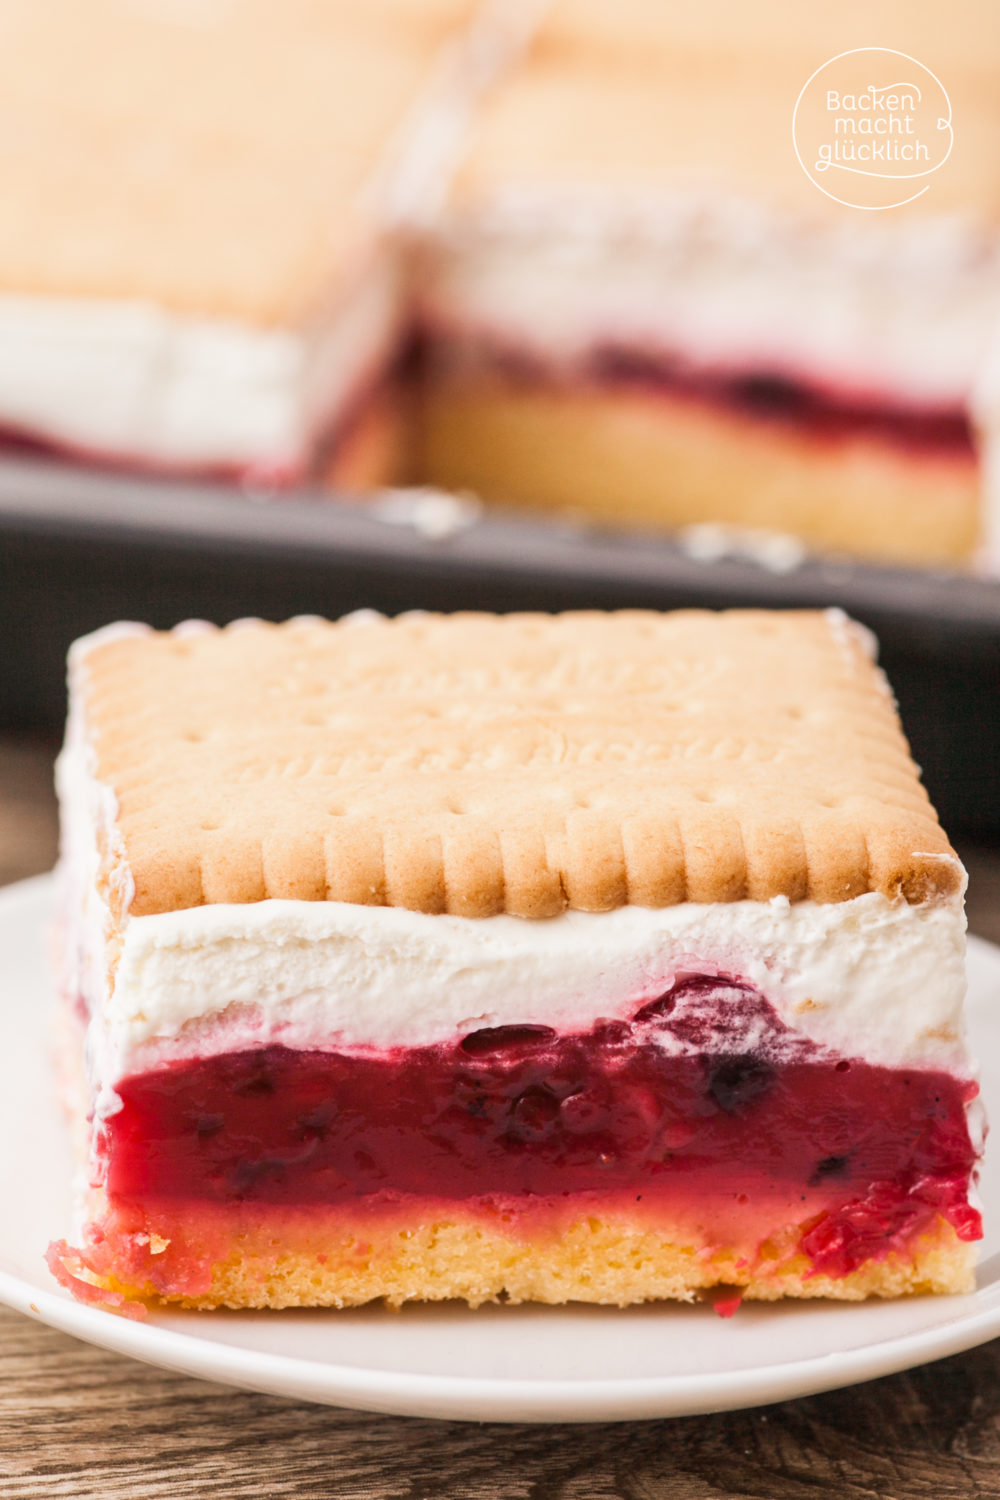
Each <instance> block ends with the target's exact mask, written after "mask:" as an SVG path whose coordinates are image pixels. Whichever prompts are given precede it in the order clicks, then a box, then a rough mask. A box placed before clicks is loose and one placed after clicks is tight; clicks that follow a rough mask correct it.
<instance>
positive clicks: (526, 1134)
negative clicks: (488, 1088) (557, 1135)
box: [509, 1084, 559, 1141]
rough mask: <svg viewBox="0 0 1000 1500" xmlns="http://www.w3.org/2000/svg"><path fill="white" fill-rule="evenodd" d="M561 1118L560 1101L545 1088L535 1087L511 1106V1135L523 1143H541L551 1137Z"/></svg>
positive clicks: (526, 1091)
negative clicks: (556, 1123)
mask: <svg viewBox="0 0 1000 1500" xmlns="http://www.w3.org/2000/svg"><path fill="white" fill-rule="evenodd" d="M558 1118H559V1100H558V1099H557V1098H556V1096H555V1094H553V1093H552V1092H551V1091H550V1090H549V1089H547V1088H545V1087H544V1086H539V1085H537V1084H536V1085H533V1086H532V1087H531V1088H528V1089H525V1091H524V1093H523V1094H519V1095H518V1097H517V1098H516V1099H515V1100H514V1102H513V1104H512V1105H511V1111H510V1125H509V1130H510V1134H511V1135H513V1136H514V1137H515V1138H518V1139H520V1140H522V1141H541V1140H544V1139H545V1138H546V1136H548V1135H551V1133H552V1129H553V1126H554V1125H555V1122H556V1121H557V1119H558Z"/></svg>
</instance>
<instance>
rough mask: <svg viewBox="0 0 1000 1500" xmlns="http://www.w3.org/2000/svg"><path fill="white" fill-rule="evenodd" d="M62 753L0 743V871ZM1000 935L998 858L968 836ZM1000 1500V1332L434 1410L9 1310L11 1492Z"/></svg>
mask: <svg viewBox="0 0 1000 1500" xmlns="http://www.w3.org/2000/svg"><path fill="white" fill-rule="evenodd" d="M53 751H54V747H53V746H52V745H51V744H49V743H47V742H43V741H32V740H26V739H12V738H9V737H7V738H0V881H2V880H14V879H18V878H21V877H23V876H26V875H30V874H35V873H38V872H39V871H41V870H44V869H47V868H49V867H50V865H51V863H52V859H53V857H54V852H55V838H56V823H55V814H54V804H53V799H52V795H51V790H50V784H51V760H52V755H53ZM959 852H960V853H961V854H962V855H963V857H964V858H965V860H966V863H967V865H968V866H969V869H970V874H971V877H972V883H971V886H970V915H971V925H972V927H973V930H975V931H978V932H980V933H981V934H982V935H983V936H986V937H990V938H993V939H994V940H998V941H1000V853H998V852H996V851H991V850H984V849H975V848H973V849H968V848H960V850H959ZM216 1496H218V1497H223V1496H225V1497H229V1500H242V1497H254V1500H264V1497H266V1500H272V1497H273V1500H285V1497H296V1500H298V1497H303V1500H306V1497H309V1500H311V1497H323V1500H396V1497H400V1500H451V1497H454V1500H821V1497H825V1496H830V1497H837V1500H960V1497H961V1500H965V1497H973V1500H978V1497H996V1500H1000V1341H997V1342H995V1343H993V1344H990V1345H986V1346H985V1347H984V1348H982V1349H978V1350H974V1351H972V1352H971V1353H970V1354H965V1355H961V1356H959V1357H957V1358H955V1359H950V1360H945V1361H942V1362H940V1363H938V1364H934V1365H928V1366H925V1367H924V1368H923V1369H920V1370H914V1371H911V1372H910V1373H908V1374H905V1375H899V1376H894V1377H892V1378H890V1379H887V1380H880V1381H876V1382H873V1383H872V1384H869V1385H865V1386H857V1387H855V1388H853V1389H851V1390H846V1391H835V1392H832V1393H830V1394H828V1395H824V1396H816V1397H812V1398H810V1399H808V1400H803V1401H793V1402H786V1403H783V1404H782V1405H779V1406H773V1407H769V1408H765V1409H762V1410H757V1411H749V1412H732V1413H723V1414H720V1415H717V1416H708V1417H698V1418H689V1419H684V1420H679V1421H670V1422H643V1423H609V1424H604V1425H602V1424H597V1425H593V1426H589V1427H580V1428H576V1427H567V1426H543V1427H527V1426H510V1427H508V1426H499V1425H492V1424H486V1425H482V1426H478V1425H474V1424H459V1423H449V1422H427V1421H416V1420H407V1419H404V1418H396V1417H375V1416H368V1415H366V1414H364V1413H358V1412H348V1411H340V1410H335V1409H332V1408H328V1407H320V1406H308V1405H302V1404H298V1403H295V1402H291V1401H284V1400H281V1399H278V1398H276V1397H269V1396H257V1395H252V1394H248V1393H245V1392H240V1391H231V1390H227V1389H224V1388H222V1387H220V1386H215V1385H208V1384H205V1383H203V1382H201V1381H197V1380H190V1379H186V1378H183V1377H181V1376H177V1375H170V1374H168V1373H166V1372H165V1371H162V1370H158V1369H155V1368H153V1367H150V1366H146V1365H140V1364H137V1363H135V1362H133V1361H131V1360H127V1359H124V1358H122V1357H121V1356H119V1355H116V1354H109V1353H106V1352H104V1351H103V1350H100V1349H95V1348H92V1347H90V1346H89V1345H87V1344H81V1343H78V1342H77V1341H76V1340H74V1339H71V1338H68V1337H66V1336H65V1335H64V1334H60V1333H56V1332H55V1331H54V1330H53V1329H50V1328H47V1327H45V1326H44V1325H42V1324H40V1323H35V1322H34V1321H31V1320H29V1319H27V1318H22V1317H19V1316H18V1315H17V1314H16V1313H13V1312H10V1311H8V1310H7V1309H5V1308H0V1497H2V1500H38V1497H46V1500H47V1497H72V1500H213V1497H216Z"/></svg>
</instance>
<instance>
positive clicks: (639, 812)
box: [73, 610, 963, 917]
mask: <svg viewBox="0 0 1000 1500" xmlns="http://www.w3.org/2000/svg"><path fill="white" fill-rule="evenodd" d="M73 679H74V696H75V698H76V699H77V702H78V704H80V706H82V709H83V724H84V733H85V735H86V737H87V739H88V741H89V744H90V747H91V749H92V752H93V754H94V761H95V770H96V774H97V777H98V779H99V780H100V781H101V782H102V783H104V784H105V785H106V786H108V787H110V789H111V790H112V792H113V793H114V797H115V799H116V800H117V806H118V814H117V819H118V821H117V828H116V829H115V830H114V837H109V838H108V840H107V847H106V848H105V850H104V851H103V854H104V859H105V874H106V876H107V877H108V884H109V886H110V887H111V888H112V889H121V887H122V885H123V884H124V885H125V886H126V887H127V886H128V884H129V882H128V881H125V882H122V881H121V880H120V878H118V879H114V878H111V877H113V876H118V877H120V876H121V874H122V873H123V870H122V867H121V862H122V860H124V861H125V864H126V865H127V873H128V874H130V876H131V883H132V884H134V895H133V897H132V900H131V905H130V908H129V909H130V910H131V912H132V913H134V914H137V915H140V914H146V913H152V912H163V911H171V910H178V909H182V908H188V907H193V906H199V905H202V904H205V903H214V902H253V901H261V900H264V899H265V898H266V897H284V898H292V899H298V900H306V901H324V900H330V901H346V902H352V903H356V904H365V905H388V906H401V907H408V908H409V909H411V910H413V911H423V912H452V913H455V914H457V915H461V916H469V917H486V916H490V915H492V914H494V913H497V912H504V911H505V912H509V913H511V914H513V915H516V916H521V917H548V916H552V915H554V914H556V913H558V912H560V911H562V910H563V909H565V908H566V907H572V908H575V909H576V910H580V911H607V910H610V909H612V908H614V907H618V906H623V905H627V904H629V903H632V904H635V905H639V906H669V905H673V904H675V903H678V902H682V901H688V900H690V901H700V902H708V901H737V900H740V899H742V898H750V899H752V900H760V901H764V900H767V899H769V898H770V897H773V896H778V895H783V896H787V897H788V898H789V899H791V900H793V901H801V900H804V899H806V898H812V899H813V900H816V901H823V902H831V901H845V900H848V899H849V898H851V897H853V896H857V895H860V894H862V893H864V892H866V891H881V892H883V893H884V894H886V895H887V896H890V897H892V896H898V895H902V896H903V897H905V898H906V900H908V901H910V902H921V901H925V900H929V899H932V898H934V897H937V896H944V895H949V894H952V893H955V892H957V891H959V890H960V889H961V886H962V880H963V872H962V869H961V866H960V864H959V863H958V861H957V859H956V858H955V856H954V854H953V853H952V851H951V849H950V847H949V844H948V840H947V838H946V837H945V835H944V833H943V832H942V830H941V828H940V826H939V824H938V822H937V818H936V816H935V813H934V810H933V808H932V807H931V805H930V803H929V801H928V798H927V795H926V793H925V792H924V790H923V788H922V786H921V785H920V782H919V779H918V773H917V769H916V767H915V766H914V764H913V762H912V760H911V759H910V756H909V754H908V751H907V746H906V742H905V740H904V738H903V735H902V732H901V730H900V727H899V724H898V721H897V718H896V715H895V712H894V709H893V705H892V701H891V698H890V695H889V693H888V691H887V689H886V687H885V683H884V679H883V678H882V676H881V674H880V673H879V671H878V669H877V668H876V667H875V666H874V665H873V662H872V660H871V657H870V653H869V649H868V638H867V635H866V633H865V632H863V631H862V630H861V629H860V628H859V627H856V626H854V625H852V624H851V623H850V622H849V621H847V620H846V619H845V617H844V616H842V615H840V614H839V613H838V612H830V613H828V614H826V615H824V614H818V613H817V614H813V613H786V614H778V613H773V614H772V613H767V612H764V611H733V612H730V613H723V614H712V613H709V612H703V611H693V610H692V611H682V612H677V613H675V614H656V613H653V612H645V611H629V612H622V613H618V614H608V615H605V614H600V613H575V614H564V615H556V616H552V615H541V614H539V615H508V616H495V615H478V614H456V615H451V616H443V615H408V616H403V617H401V618H399V619H397V620H386V619H383V618H381V617H379V616H374V617H372V616H365V617H363V618H358V617H354V618H351V617H348V619H346V620H344V621H342V622H340V623H338V624H327V623H323V622H319V621H305V620H303V621H292V622H290V623H288V624H285V625H278V626H275V625H265V624H258V623H243V624H240V625H235V626H230V627H228V628H226V629H224V630H216V629H214V628H213V627H201V628H198V627H191V626H188V627H182V628H181V629H180V630H178V631H174V632H171V633H167V634H155V633H153V632H147V631H144V630H142V629H141V628H133V629H132V630H126V631H120V632H118V633H117V634H112V635H111V636H110V637H108V636H105V637H104V639H102V638H101V637H97V638H96V639H94V640H93V641H91V642H87V643H85V644H84V646H83V648H81V649H78V650H77V652H76V655H75V657H74V663H73ZM81 699H82V704H81V703H80V700H81ZM112 849H117V850H118V851H119V852H118V854H117V855H114V856H113V855H112V854H111V853H110V852H109V851H110V850H112ZM111 866H115V868H111ZM119 915H121V913H119Z"/></svg>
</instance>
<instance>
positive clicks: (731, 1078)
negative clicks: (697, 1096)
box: [708, 1054, 774, 1115]
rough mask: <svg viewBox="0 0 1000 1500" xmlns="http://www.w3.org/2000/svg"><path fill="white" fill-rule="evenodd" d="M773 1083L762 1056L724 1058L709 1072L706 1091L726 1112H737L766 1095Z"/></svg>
mask: <svg viewBox="0 0 1000 1500" xmlns="http://www.w3.org/2000/svg"><path fill="white" fill-rule="evenodd" d="M773 1082H774V1069H773V1068H772V1067H771V1065H770V1063H766V1062H765V1061H764V1059H763V1058H761V1057H751V1056H750V1055H749V1054H746V1055H743V1056H740V1057H726V1058H724V1059H723V1060H722V1061H721V1062H720V1063H717V1064H716V1066H715V1067H714V1068H713V1069H712V1071H711V1073H710V1074H709V1079H708V1092H709V1095H710V1097H711V1098H712V1099H714V1100H715V1102H716V1104H717V1105H718V1106H719V1108H720V1109H721V1110H723V1111H724V1112H725V1113H726V1114H727V1115H738V1114H742V1112H743V1110H745V1109H747V1108H749V1106H750V1105H751V1104H753V1103H754V1102H755V1100H757V1099H759V1098H761V1096H762V1095H764V1094H766V1093H767V1091H768V1089H769V1088H770V1087H771V1084H772V1083H773Z"/></svg>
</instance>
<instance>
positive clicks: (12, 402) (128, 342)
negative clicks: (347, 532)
mask: <svg viewBox="0 0 1000 1500" xmlns="http://www.w3.org/2000/svg"><path fill="white" fill-rule="evenodd" d="M401 279H402V272H401V269H400V266H399V265H398V263H397V260H396V258H395V256H394V255H391V254H389V253H386V254H384V255H381V256H379V257H377V258H374V259H373V260H372V262H371V264H370V265H369V266H368V267H367V268H366V269H365V271H364V273H363V274H362V275H361V276H360V277H359V278H358V279H357V281H356V282H355V283H354V284H353V285H352V286H351V287H350V290H349V294H347V295H344V296H343V297H341V298H339V299H338V301H337V303H336V305H335V306H331V308H330V309H329V310H328V312H327V313H325V314H324V315H323V316H322V317H316V318H314V319H313V320H312V322H311V323H309V324H307V325H303V326H302V327H293V326H289V327H273V328H269V327H255V326H253V325H252V324H249V323H247V324H241V323H236V322H231V321H223V320H221V319H211V318H196V317H188V316H185V315H182V314H180V313H173V312H170V311H169V310H167V309H165V308H162V307H158V306H156V305H155V304H153V303H149V302H141V301H127V300H124V299H123V300H122V301H121V302H116V301H103V300H98V299H83V298H81V299H75V298H63V297H46V296H30V295H22V294H7V295H4V296H0V428H4V429H7V430H9V431H12V432H15V433H18V434H22V435H25V436H28V437H33V438H37V439H40V440H42V441H45V442H48V443H51V444H52V445H54V446H57V447H64V448H68V449H70V450H81V451H83V452H86V453H89V454H94V455H97V456H100V457H106V458H112V459H118V460H124V461H129V462H136V463H139V464H142V465H150V466H154V467H155V466H163V467H166V468H180V469H186V468H201V469H223V470H230V469H236V470H244V469H252V468H255V467H263V468H266V469H267V470H268V471H270V472H273V473H274V474H275V475H276V476H279V477H287V478H295V477H298V476H299V475H301V474H302V473H303V472H304V471H305V469H306V467H307V464H308V460H309V457H310V449H311V446H312V443H313V441H314V440H315V438H316V436H317V435H318V434H319V433H320V432H322V431H323V430H324V429H331V428H335V427H336V426H337V424H338V421H339V419H340V418H341V417H342V416H343V415H344V414H345V412H346V410H347V409H348V408H349V407H350V406H351V404H352V403H353V402H355V401H356V400H357V399H358V397H359V395H360V394H362V393H363V391H364V389H365V388H366V386H367V385H369V384H371V383H374V381H375V380H376V379H377V377H378V375H379V374H380V373H381V371H382V370H383V369H384V368H385V366H386V365H387V364H388V363H389V362H390V360H391V359H392V358H393V357H394V355H395V353H396V349H397V346H398V343H399V341H400V339H401V337H402V319H403V293H402V285H401Z"/></svg>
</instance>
